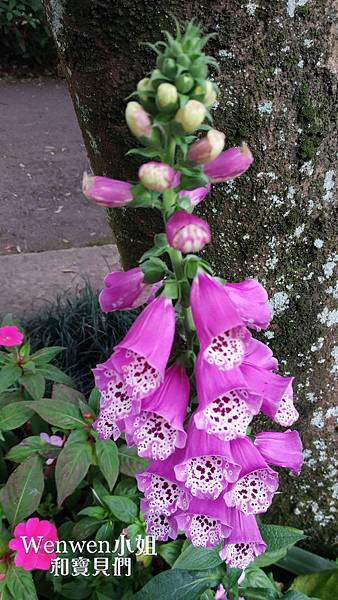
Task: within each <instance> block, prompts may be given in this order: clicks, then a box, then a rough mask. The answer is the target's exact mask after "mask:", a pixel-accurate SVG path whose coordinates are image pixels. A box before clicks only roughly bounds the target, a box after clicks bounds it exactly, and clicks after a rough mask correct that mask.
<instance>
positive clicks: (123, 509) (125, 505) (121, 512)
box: [103, 496, 139, 523]
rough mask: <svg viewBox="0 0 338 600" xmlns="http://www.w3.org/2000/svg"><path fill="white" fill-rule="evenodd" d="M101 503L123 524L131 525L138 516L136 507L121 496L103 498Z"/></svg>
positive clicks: (128, 499)
mask: <svg viewBox="0 0 338 600" xmlns="http://www.w3.org/2000/svg"><path fill="white" fill-rule="evenodd" d="M103 502H104V503H105V504H106V505H107V506H108V508H109V510H110V512H111V513H112V514H113V515H114V517H116V518H117V519H119V521H122V522H123V523H132V522H133V521H134V520H135V518H136V517H137V515H138V512H139V511H138V506H137V505H136V504H135V502H133V501H132V500H130V498H124V497H123V496H104V497H103Z"/></svg>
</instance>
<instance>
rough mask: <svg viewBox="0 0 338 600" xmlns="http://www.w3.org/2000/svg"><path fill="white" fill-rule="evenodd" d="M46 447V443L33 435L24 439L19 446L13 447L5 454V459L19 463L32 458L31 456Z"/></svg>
mask: <svg viewBox="0 0 338 600" xmlns="http://www.w3.org/2000/svg"><path fill="white" fill-rule="evenodd" d="M46 446H47V444H46V442H45V441H44V440H42V439H41V438H40V436H39V435H33V436H31V437H28V438H26V439H24V440H23V442H21V444H18V445H17V446H13V447H12V448H11V449H10V450H9V452H8V453H7V455H6V459H7V460H12V461H14V462H18V463H21V462H22V461H23V460H26V458H28V457H29V456H32V454H36V453H37V452H38V451H39V450H41V449H42V448H45V447H46Z"/></svg>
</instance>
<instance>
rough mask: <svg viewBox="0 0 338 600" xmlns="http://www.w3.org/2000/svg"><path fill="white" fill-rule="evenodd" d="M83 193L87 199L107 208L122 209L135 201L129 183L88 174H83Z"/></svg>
mask: <svg viewBox="0 0 338 600" xmlns="http://www.w3.org/2000/svg"><path fill="white" fill-rule="evenodd" d="M82 191H83V193H84V195H85V196H86V198H88V199H89V200H92V201H93V202H95V204H99V205H100V206H105V207H106V208H120V207H121V206H126V204H129V202H131V201H132V199H133V192H132V187H131V184H130V183H128V182H127V181H120V180H119V179H110V178H109V177H100V176H94V175H93V176H91V175H88V174H87V173H84V174H83V180H82Z"/></svg>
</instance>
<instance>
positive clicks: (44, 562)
mask: <svg viewBox="0 0 338 600" xmlns="http://www.w3.org/2000/svg"><path fill="white" fill-rule="evenodd" d="M55 542H57V530H56V527H55V526H54V525H53V524H52V523H49V521H40V520H39V519H38V518H36V517H33V518H31V519H28V521H23V522H22V523H19V525H17V526H16V528H15V529H14V538H12V539H11V540H10V541H9V544H8V546H9V548H10V549H11V550H16V555H15V558H14V563H15V564H16V566H17V567H22V568H23V569H25V570H26V571H32V569H43V570H44V571H48V570H49V568H50V565H51V562H52V560H53V559H54V558H56V554H55V552H54V544H55Z"/></svg>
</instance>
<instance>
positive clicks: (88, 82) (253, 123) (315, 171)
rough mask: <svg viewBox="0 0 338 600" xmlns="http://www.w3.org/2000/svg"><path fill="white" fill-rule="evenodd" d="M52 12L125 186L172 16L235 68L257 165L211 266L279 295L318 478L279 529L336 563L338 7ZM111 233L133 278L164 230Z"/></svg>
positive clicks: (221, 206)
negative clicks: (142, 104) (134, 135)
mask: <svg viewBox="0 0 338 600" xmlns="http://www.w3.org/2000/svg"><path fill="white" fill-rule="evenodd" d="M44 2H45V7H46V14H47V18H48V21H49V23H50V24H51V27H52V30H53V33H54V36H55V39H56V42H57V47H58V51H59V55H60V59H61V64H62V65H63V68H64V72H65V75H66V78H67V81H68V84H69V89H70V92H71V95H72V98H73V102H74V107H75V110H76V113H77V117H78V120H79V123H80V126H81V129H82V133H83V136H84V140H85V143H86V147H87V150H88V154H89V157H90V160H91V165H92V168H93V171H94V172H95V173H96V174H100V175H103V174H104V175H108V176H113V177H119V178H121V179H123V178H128V179H135V177H136V172H137V161H136V160H135V158H131V157H129V158H126V157H125V153H126V151H127V150H128V149H129V147H130V146H131V145H134V144H135V140H133V139H131V136H130V134H129V133H128V131H127V129H126V126H125V124H124V119H123V113H124V108H125V98H126V97H127V96H128V95H129V94H130V93H131V92H132V91H133V90H134V89H135V85H136V82H137V81H138V80H139V79H140V78H141V77H142V76H144V73H145V72H146V71H147V70H149V68H150V66H151V65H152V64H153V56H152V55H151V53H150V52H149V51H148V50H147V49H146V48H145V47H144V46H141V43H142V42H145V41H155V40H157V39H158V38H159V37H160V30H161V29H163V28H171V27H172V22H171V20H170V17H169V14H170V13H171V14H172V13H174V14H176V15H177V16H178V17H179V18H182V19H184V18H191V17H192V16H196V17H197V18H198V19H199V20H201V22H202V24H203V25H204V27H205V29H206V30H207V31H216V32H217V33H218V37H217V39H216V40H214V41H212V42H211V43H210V47H209V49H208V50H209V53H210V54H214V55H215V56H216V58H218V60H219V61H220V64H221V74H220V76H219V77H218V76H217V80H218V83H219V85H220V89H221V97H220V101H219V105H218V107H217V110H216V111H214V117H215V124H216V126H217V127H218V128H220V129H222V130H223V131H225V132H226V138H227V145H236V144H238V143H240V142H241V141H242V140H245V141H246V142H247V143H248V144H249V145H250V147H251V149H252V151H253V154H254V156H255V163H254V167H253V168H252V169H251V170H250V171H249V172H248V173H247V174H246V175H245V176H244V177H242V178H240V179H238V180H234V181H232V182H228V183H225V184H220V185H217V186H214V187H213V189H212V192H211V194H210V196H209V197H208V201H206V202H205V203H204V204H203V205H202V206H201V208H200V211H199V212H200V214H202V215H203V216H205V217H207V218H208V220H209V221H210V223H211V226H212V232H213V243H212V244H211V245H210V246H209V248H208V250H207V252H206V254H207V256H208V258H209V259H210V260H211V262H212V263H213V265H214V266H215V268H216V269H217V270H218V271H219V272H221V273H222V274H223V276H225V277H226V278H229V279H233V280H239V279H241V278H243V277H255V278H258V279H260V281H262V282H263V283H264V284H265V285H266V287H267V289H268V291H269V294H270V295H271V298H272V305H273V307H274V311H275V318H274V321H273V324H272V327H271V329H270V330H269V332H267V333H266V334H263V335H262V336H261V339H262V340H263V341H265V342H266V343H268V344H269V345H271V347H272V348H273V350H274V352H275V353H276V355H277V356H278V357H280V359H281V361H280V367H281V371H282V372H283V373H285V374H289V373H292V374H295V377H296V379H295V387H296V398H297V406H298V408H299V410H300V414H301V417H300V421H299V428H300V431H301V434H302V437H303V441H304V445H305V449H306V450H305V456H306V461H305V467H304V469H303V471H302V474H301V476H300V477H299V478H298V479H296V478H294V477H291V476H290V477H286V478H284V480H285V481H284V484H283V485H282V486H281V494H280V495H279V496H278V498H276V500H275V502H274V505H273V507H272V509H271V510H270V511H269V513H268V519H269V520H270V521H274V522H280V523H286V522H287V523H288V524H291V525H295V526H298V527H303V528H304V529H305V532H306V534H307V535H308V539H307V541H306V543H305V544H306V545H307V547H309V548H310V549H312V550H314V551H317V552H325V553H326V554H327V555H332V546H331V543H332V539H333V534H334V530H335V505H334V494H333V492H332V486H333V484H334V477H335V471H334V467H333V465H332V460H333V459H332V457H333V456H334V450H333V431H334V411H333V406H332V402H333V398H334V383H333V376H334V372H337V367H336V371H334V365H333V360H334V357H336V356H337V349H336V350H335V348H334V346H333V339H334V337H333V328H334V321H335V320H337V319H336V317H337V315H336V312H334V309H333V303H334V299H335V298H336V297H337V288H335V287H334V282H333V274H334V263H335V261H336V260H337V257H336V255H335V247H334V242H335V235H334V233H335V224H334V202H333V199H334V190H333V182H334V177H335V171H334V166H332V165H333V164H334V159H335V152H336V142H335V140H336V113H337V103H336V99H335V98H336V96H335V94H336V90H337V78H336V72H335V69H336V67H335V58H336V57H337V50H336V48H335V47H334V43H333V37H334V36H333V35H332V32H333V27H334V22H333V21H334V4H335V3H334V2H333V1H331V0H318V1H317V2H308V3H306V2H301V3H300V2H297V1H296V0H294V1H290V0H285V1H282V0H281V1H280V2H268V1H266V0H257V2H255V3H253V2H244V3H243V2H242V1H240V0H234V1H233V2H226V1H222V2H216V1H215V0H208V1H206V2H204V3H203V4H201V3H200V2H196V1H192V2H189V3H185V4H184V3H181V2H180V3H179V2H178V1H177V0H169V1H168V0H165V2H164V0H158V1H157V2H156V4H155V5H154V3H153V2H151V1H150V0H140V1H139V2H137V3H135V2H134V1H131V0H117V1H116V2H113V3H112V2H109V1H108V0H106V1H103V0H100V1H99V0H94V1H89V0H44ZM301 5H302V6H301ZM215 77H216V75H215ZM109 219H110V223H111V226H112V229H113V231H114V234H115V238H116V242H117V244H118V247H119V250H120V252H121V255H122V260H123V264H124V266H125V267H129V266H131V265H134V264H135V262H136V261H137V259H138V257H139V256H140V255H141V253H142V252H143V250H144V249H145V248H146V247H149V245H150V244H151V240H152V235H153V233H154V232H155V231H158V230H159V228H160V227H161V224H160V221H159V220H158V219H157V217H156V216H155V215H154V214H153V213H152V212H151V211H144V210H142V211H141V210H133V211H131V210H128V212H127V211H123V210H122V211H114V212H113V213H111V214H110V217H109Z"/></svg>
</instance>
